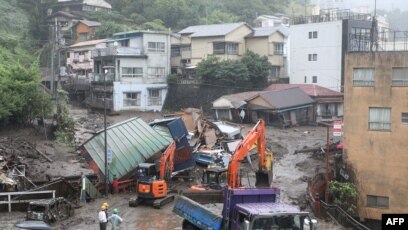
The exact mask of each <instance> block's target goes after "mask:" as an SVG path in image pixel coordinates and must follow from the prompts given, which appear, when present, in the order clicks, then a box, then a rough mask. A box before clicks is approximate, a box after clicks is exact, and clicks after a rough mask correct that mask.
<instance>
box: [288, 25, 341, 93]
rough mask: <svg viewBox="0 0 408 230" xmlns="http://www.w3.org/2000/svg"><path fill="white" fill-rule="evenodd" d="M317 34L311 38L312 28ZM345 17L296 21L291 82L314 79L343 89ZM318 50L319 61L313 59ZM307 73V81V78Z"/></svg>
mask: <svg viewBox="0 0 408 230" xmlns="http://www.w3.org/2000/svg"><path fill="white" fill-rule="evenodd" d="M314 31H317V38H312V39H309V32H314ZM341 45H342V21H334V22H323V23H310V24H301V25H292V26H291V27H290V83H294V84H303V83H308V84H310V83H313V82H312V80H313V76H317V83H316V84H318V85H320V86H323V87H326V88H329V89H332V90H336V91H339V92H340V91H341V50H342V47H341ZM309 54H312V55H313V54H317V61H309V59H308V58H309V57H308V56H309ZM305 76H306V82H305Z"/></svg>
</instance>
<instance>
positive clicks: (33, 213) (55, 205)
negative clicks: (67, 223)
mask: <svg viewBox="0 0 408 230" xmlns="http://www.w3.org/2000/svg"><path fill="white" fill-rule="evenodd" d="M73 215H74V207H73V205H72V203H71V202H69V201H67V200H66V199H65V198H64V197H58V198H53V199H41V200H36V201H32V202H30V203H29V204H28V210H27V218H26V219H27V220H41V221H44V222H46V223H54V222H57V221H60V220H65V219H68V218H69V217H70V216H73Z"/></svg>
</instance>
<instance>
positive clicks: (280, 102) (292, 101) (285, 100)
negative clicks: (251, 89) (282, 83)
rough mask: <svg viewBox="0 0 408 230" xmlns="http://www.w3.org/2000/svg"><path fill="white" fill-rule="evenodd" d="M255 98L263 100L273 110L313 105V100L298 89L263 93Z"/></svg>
mask: <svg viewBox="0 0 408 230" xmlns="http://www.w3.org/2000/svg"><path fill="white" fill-rule="evenodd" d="M256 97H261V98H263V99H264V100H265V101H267V102H268V103H269V104H270V105H271V106H272V107H271V108H273V109H283V108H289V107H295V106H301V105H307V104H312V103H313V99H312V98H310V97H309V96H308V95H307V94H306V93H305V92H303V91H302V90H301V89H299V88H291V89H285V90H280V91H269V92H264V93H261V94H259V95H258V96H256ZM256 97H254V98H256Z"/></svg>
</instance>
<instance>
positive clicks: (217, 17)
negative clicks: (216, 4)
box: [208, 10, 239, 24]
mask: <svg viewBox="0 0 408 230" xmlns="http://www.w3.org/2000/svg"><path fill="white" fill-rule="evenodd" d="M238 20H239V17H238V16H235V15H233V14H230V13H227V12H223V11H221V10H214V11H213V12H211V14H210V15H209V17H208V24H222V23H233V22H237V21H238Z"/></svg>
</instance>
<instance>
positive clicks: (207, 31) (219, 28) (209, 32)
mask: <svg viewBox="0 0 408 230" xmlns="http://www.w3.org/2000/svg"><path fill="white" fill-rule="evenodd" d="M243 25H246V24H245V23H244V22H239V23H229V24H213V25H199V26H189V27H187V28H185V29H183V30H181V31H180V32H179V34H191V35H190V37H214V36H225V35H227V34H229V33H231V32H232V31H234V30H235V29H237V28H239V27H241V26H243Z"/></svg>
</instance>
